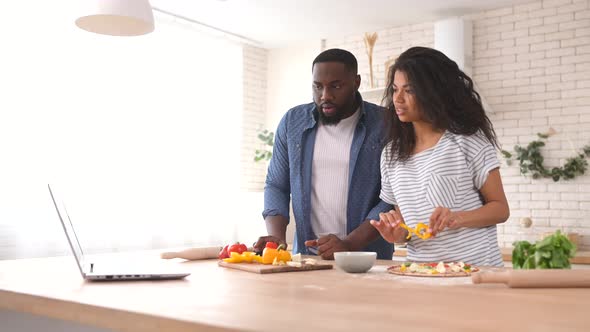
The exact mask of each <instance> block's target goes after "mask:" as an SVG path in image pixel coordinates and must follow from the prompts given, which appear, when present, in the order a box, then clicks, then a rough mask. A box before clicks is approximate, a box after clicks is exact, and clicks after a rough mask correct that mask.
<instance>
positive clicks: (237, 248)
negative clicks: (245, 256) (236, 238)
mask: <svg viewBox="0 0 590 332" xmlns="http://www.w3.org/2000/svg"><path fill="white" fill-rule="evenodd" d="M244 251H248V247H246V245H245V244H243V243H240V242H236V243H235V244H232V245H231V246H229V248H228V249H227V254H228V255H230V256H231V253H232V252H237V253H238V254H241V253H243V252H244Z"/></svg>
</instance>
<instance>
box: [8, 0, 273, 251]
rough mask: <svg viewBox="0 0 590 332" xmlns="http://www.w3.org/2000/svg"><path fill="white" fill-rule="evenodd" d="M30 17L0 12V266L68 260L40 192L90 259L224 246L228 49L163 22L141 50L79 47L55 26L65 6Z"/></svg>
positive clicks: (234, 154) (235, 137)
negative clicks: (61, 198) (55, 195)
mask: <svg viewBox="0 0 590 332" xmlns="http://www.w3.org/2000/svg"><path fill="white" fill-rule="evenodd" d="M34 3H35V4H34V6H36V7H35V11H34V12H33V11H32V10H31V9H30V8H31V4H30V1H22V3H21V2H20V1H19V2H12V3H11V4H10V5H9V6H10V8H2V10H0V21H1V22H2V23H0V40H2V44H3V45H2V49H3V51H2V53H1V55H0V73H2V74H1V76H0V91H1V93H0V94H1V95H2V97H1V98H0V155H1V156H2V162H1V166H0V202H1V203H0V246H4V247H5V251H6V250H8V249H6V248H17V249H10V250H13V252H9V253H8V256H10V257H24V256H42V255H49V254H54V253H65V252H67V246H66V244H67V243H66V242H65V238H64V236H63V232H62V231H61V228H60V227H61V226H59V223H58V219H57V215H56V213H55V211H54V209H53V206H52V205H51V204H52V203H51V201H50V197H49V193H48V191H47V187H46V184H47V183H51V184H52V185H56V188H58V189H61V192H62V193H65V194H66V195H65V198H66V204H67V206H68V209H69V210H70V212H71V217H72V220H73V222H74V225H75V226H76V230H77V232H78V234H79V236H80V238H81V242H82V246H83V247H85V248H86V249H88V251H90V252H92V251H109V250H125V249H135V248H138V249H139V248H160V247H172V246H177V247H183V246H187V245H192V246H198V245H212V244H221V243H224V242H226V241H229V240H231V239H234V238H236V237H237V233H236V232H237V231H236V230H237V229H240V227H241V228H243V227H244V226H243V225H239V223H244V222H245V221H244V220H243V219H242V218H240V217H239V208H240V206H241V205H240V203H241V202H243V200H244V199H243V198H242V197H236V193H237V192H238V191H239V188H238V185H239V178H238V177H239V174H240V171H239V165H240V163H239V156H240V153H239V149H240V137H241V132H240V123H241V116H242V72H243V71H242V48H241V45H239V44H236V43H234V42H230V41H228V40H224V39H222V38H219V37H215V36H212V35H210V34H208V33H206V32H203V31H199V30H198V29H197V28H196V27H194V26H191V25H190V24H188V23H183V22H179V21H175V20H173V19H171V18H170V17H167V16H164V15H156V30H155V31H154V32H153V33H151V34H148V35H145V36H140V37H111V36H102V35H96V34H91V33H88V32H85V31H82V30H79V29H77V28H76V27H75V26H74V24H73V20H72V18H71V17H70V16H69V15H66V14H64V13H67V14H69V13H70V11H69V8H63V7H66V6H71V5H72V3H71V2H66V3H65V4H64V3H61V2H59V3H57V2H53V1H52V2H49V1H47V2H45V1H34ZM26 8H27V9H26ZM156 14H157V13H156ZM256 204H262V202H259V203H256ZM250 205H252V204H250ZM257 216H258V219H256V220H252V222H254V223H255V226H253V227H254V228H255V227H262V230H261V231H263V230H264V229H263V227H264V225H263V224H264V223H263V222H262V221H261V217H259V213H258V214H257ZM258 230H260V228H258V229H257V230H256V232H258ZM14 250H15V251H14ZM5 256H6V255H5ZM0 258H3V256H2V249H1V247H0Z"/></svg>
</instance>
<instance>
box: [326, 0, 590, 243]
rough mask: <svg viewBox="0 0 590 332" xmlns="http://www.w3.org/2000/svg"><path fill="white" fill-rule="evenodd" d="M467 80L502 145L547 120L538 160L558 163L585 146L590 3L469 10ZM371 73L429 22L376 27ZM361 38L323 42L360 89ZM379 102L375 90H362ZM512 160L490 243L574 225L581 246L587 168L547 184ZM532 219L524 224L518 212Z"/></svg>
mask: <svg viewBox="0 0 590 332" xmlns="http://www.w3.org/2000/svg"><path fill="white" fill-rule="evenodd" d="M468 18H469V19H471V20H473V49H474V54H473V56H474V58H473V78H474V79H475V80H476V82H477V84H478V85H479V87H480V89H481V92H482V94H483V95H484V96H485V98H486V100H487V101H488V103H489V104H490V106H491V107H492V108H493V110H494V113H493V114H490V118H491V120H492V122H493V123H494V127H495V129H496V132H497V133H498V135H499V139H500V143H501V144H502V145H503V148H504V149H507V150H509V151H512V150H513V146H514V145H515V144H519V145H526V144H528V143H529V142H530V141H531V140H533V139H536V133H538V132H545V131H547V130H548V129H549V127H553V128H555V129H556V130H557V131H558V134H557V135H555V136H552V137H551V138H550V139H549V141H548V142H547V146H546V147H545V148H544V150H543V155H544V157H545V158H546V164H547V165H550V166H557V165H562V164H563V163H564V162H565V159H566V158H568V157H570V156H573V155H574V153H573V152H572V149H571V148H570V144H569V141H571V142H572V143H573V144H574V145H575V147H576V148H581V147H582V146H584V145H586V144H590V0H582V1H580V0H576V1H573V0H545V1H532V2H531V3H528V4H523V5H518V6H513V7H506V8H499V9H495V10H490V11H486V12H482V13H477V14H474V15H469V17H468ZM377 32H378V34H379V38H378V40H377V43H376V45H375V50H374V59H373V64H374V65H373V66H374V67H373V70H374V77H375V78H376V82H375V83H376V86H379V87H383V86H384V85H385V73H384V70H385V67H384V63H385V61H386V60H388V59H391V58H395V57H396V56H397V55H399V54H400V53H401V52H402V51H404V50H406V49H407V48H408V47H411V46H418V45H420V46H429V47H432V46H433V45H434V39H433V38H434V36H433V22H426V23H423V24H415V25H410V26H402V27H394V28H391V29H385V30H381V31H377ZM362 38H363V35H356V36H350V37H347V38H343V39H341V40H328V41H327V43H326V45H327V47H328V48H332V47H339V48H344V49H347V50H349V51H351V52H352V53H353V54H354V55H355V56H356V57H357V59H358V60H359V71H360V73H361V75H362V79H363V84H362V87H361V88H362V89H367V88H368V87H369V85H368V59H367V55H366V53H365V48H364V43H363V40H362ZM365 95H366V96H370V98H366V97H365V99H369V100H371V101H373V102H376V103H379V102H380V100H381V97H382V96H381V91H379V90H378V91H373V92H371V93H365ZM516 164H517V163H514V164H513V166H507V165H505V164H504V165H503V167H502V170H501V171H502V177H503V182H504V188H505V191H506V195H507V197H508V200H509V203H510V206H511V217H510V219H509V220H508V221H507V222H506V223H505V224H503V225H499V227H498V235H499V242H500V245H502V246H510V245H511V243H512V242H513V241H515V240H518V239H528V240H536V238H537V237H538V236H539V235H540V234H542V233H544V232H549V231H554V230H555V229H558V228H561V229H563V230H564V231H566V232H570V231H575V232H579V233H580V234H581V235H583V237H582V249H589V248H590V197H589V196H590V195H588V193H589V192H590V174H586V175H584V176H581V177H577V178H576V179H575V180H574V181H563V180H562V181H559V182H553V181H552V180H550V179H542V180H532V179H531V178H528V177H523V176H522V175H520V173H519V171H518V166H517V165H516ZM524 217H530V218H532V219H533V227H532V228H531V229H522V228H520V226H519V220H520V218H524Z"/></svg>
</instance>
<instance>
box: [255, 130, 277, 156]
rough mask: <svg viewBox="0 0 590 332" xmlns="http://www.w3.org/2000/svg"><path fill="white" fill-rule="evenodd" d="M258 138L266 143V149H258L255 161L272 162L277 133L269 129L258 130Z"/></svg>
mask: <svg viewBox="0 0 590 332" xmlns="http://www.w3.org/2000/svg"><path fill="white" fill-rule="evenodd" d="M256 137H258V139H259V140H261V141H262V142H263V143H264V149H256V151H255V154H254V161H256V162H259V161H261V160H265V161H267V160H270V158H271V157H272V147H273V146H274V141H275V133H274V132H272V131H269V130H267V129H260V130H258V136H256Z"/></svg>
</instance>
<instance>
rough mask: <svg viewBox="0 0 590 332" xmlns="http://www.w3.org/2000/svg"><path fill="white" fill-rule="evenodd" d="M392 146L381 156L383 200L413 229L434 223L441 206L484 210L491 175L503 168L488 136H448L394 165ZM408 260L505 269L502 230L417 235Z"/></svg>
mask: <svg viewBox="0 0 590 332" xmlns="http://www.w3.org/2000/svg"><path fill="white" fill-rule="evenodd" d="M391 160H392V154H391V144H388V145H387V146H386V147H385V148H384V149H383V153H382V155H381V176H382V179H383V184H382V188H381V195H380V197H381V199H382V200H383V201H385V202H387V203H390V204H394V205H396V206H398V207H399V209H400V211H401V214H402V216H403V218H404V221H405V222H406V224H407V225H408V226H411V227H415V226H416V224H417V223H419V222H423V223H426V224H427V223H428V220H429V218H430V215H431V214H432V212H433V211H434V210H435V209H436V208H437V207H439V206H441V207H447V208H449V209H451V211H470V210H475V209H477V208H480V207H481V206H483V199H482V197H481V194H480V192H479V189H481V187H482V186H483V184H484V183H485V181H486V179H487V177H488V174H489V173H490V171H492V170H494V169H496V168H498V167H500V163H499V162H498V158H497V155H496V151H495V149H494V147H493V145H492V144H491V143H490V142H489V141H488V140H487V139H486V138H485V136H483V134H476V135H471V136H462V135H456V134H452V133H450V132H448V131H447V132H445V133H444V134H443V136H442V137H441V138H440V140H439V141H438V143H437V144H436V145H435V146H433V147H432V148H429V149H427V150H424V151H422V152H419V153H417V154H415V155H413V156H411V157H410V159H408V160H407V161H406V162H403V163H400V162H394V163H392V162H391ZM408 260H409V261H414V262H439V261H445V262H449V261H463V262H465V263H470V264H475V265H479V266H484V265H485V266H502V265H503V263H502V255H501V253H500V248H499V246H498V240H497V231H496V226H495V225H492V226H487V227H481V228H460V229H455V230H449V229H447V230H444V231H442V232H440V233H439V234H437V236H436V237H434V238H430V239H428V240H422V239H419V238H417V237H412V239H411V240H410V241H409V243H408Z"/></svg>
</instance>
